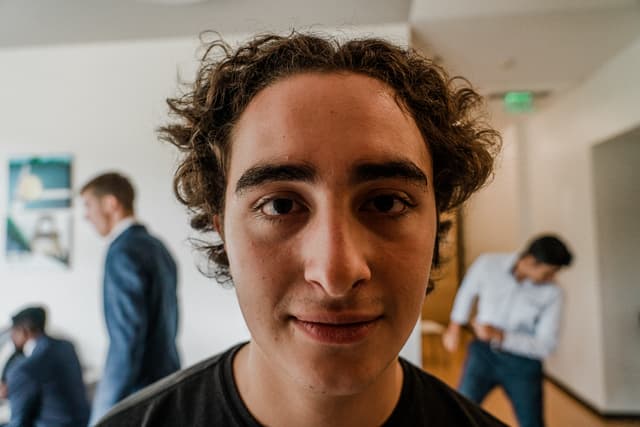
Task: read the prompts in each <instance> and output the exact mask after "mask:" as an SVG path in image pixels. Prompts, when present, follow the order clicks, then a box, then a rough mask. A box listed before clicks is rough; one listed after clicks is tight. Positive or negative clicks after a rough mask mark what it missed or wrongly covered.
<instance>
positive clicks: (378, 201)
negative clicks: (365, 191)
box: [371, 196, 396, 212]
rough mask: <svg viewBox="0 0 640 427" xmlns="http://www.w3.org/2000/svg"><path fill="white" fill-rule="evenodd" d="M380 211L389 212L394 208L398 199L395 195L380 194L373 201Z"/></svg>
mask: <svg viewBox="0 0 640 427" xmlns="http://www.w3.org/2000/svg"><path fill="white" fill-rule="evenodd" d="M371 203H372V204H373V206H374V207H375V208H376V209H377V210H378V211H380V212H389V211H391V210H392V209H393V207H394V204H395V203H396V199H395V198H394V197H393V196H378V197H376V198H375V199H373V200H372V202H371Z"/></svg>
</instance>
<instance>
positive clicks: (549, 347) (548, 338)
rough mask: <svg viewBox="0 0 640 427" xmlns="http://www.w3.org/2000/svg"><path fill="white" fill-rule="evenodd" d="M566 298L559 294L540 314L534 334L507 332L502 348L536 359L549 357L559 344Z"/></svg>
mask: <svg viewBox="0 0 640 427" xmlns="http://www.w3.org/2000/svg"><path fill="white" fill-rule="evenodd" d="M563 300H564V296H563V294H562V292H558V293H557V295H556V296H555V297H554V298H553V300H552V301H551V302H550V303H549V304H547V306H545V308H544V310H543V311H542V313H541V314H540V317H539V319H538V323H537V325H536V329H535V333H534V334H527V333H524V332H505V334H504V338H503V340H502V344H501V345H500V348H501V349H503V350H505V351H508V352H510V353H514V354H518V355H521V356H526V357H531V358H534V359H544V358H545V357H547V356H549V355H550V354H551V353H552V352H553V351H554V350H555V348H556V345H557V344H558V335H559V332H560V317H561V315H562V306H563Z"/></svg>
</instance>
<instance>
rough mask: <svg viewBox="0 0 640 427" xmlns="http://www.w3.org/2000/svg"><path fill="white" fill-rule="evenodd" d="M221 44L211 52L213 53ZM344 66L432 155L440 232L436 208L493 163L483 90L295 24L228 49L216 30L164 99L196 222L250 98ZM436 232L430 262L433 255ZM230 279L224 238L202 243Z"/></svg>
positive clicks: (213, 203) (169, 135)
mask: <svg viewBox="0 0 640 427" xmlns="http://www.w3.org/2000/svg"><path fill="white" fill-rule="evenodd" d="M216 54H220V55H221V57H220V58H219V59H216V58H214V57H215V56H216ZM307 72H316V73H332V72H350V73H357V74H361V75H364V76H369V77H373V78H375V79H377V80H379V81H381V82H383V83H385V84H386V85H388V86H389V87H390V88H391V89H392V90H393V92H394V93H395V98H396V101H397V102H398V105H399V106H400V107H401V108H402V109H403V110H405V111H406V112H407V113H408V114H410V115H411V116H412V117H413V119H414V120H415V122H416V124H417V126H418V128H419V129H420V131H421V133H422V136H423V138H424V140H425V141H426V142H425V144H428V148H429V150H430V153H431V156H432V158H433V168H434V172H433V173H434V188H435V196H436V197H435V198H436V208H437V212H438V237H441V236H442V234H443V233H444V232H446V228H447V227H446V224H443V223H441V222H440V220H439V218H440V214H441V213H443V212H445V211H449V210H452V209H455V208H457V207H459V206H460V205H461V204H462V203H463V202H464V201H465V200H466V199H467V198H468V197H469V196H470V195H471V194H472V193H473V192H475V191H476V190H478V189H479V188H480V187H481V186H482V185H483V184H484V183H485V182H486V181H487V179H488V178H489V176H490V175H491V174H492V171H493V161H494V157H495V155H496V153H497V152H498V150H499V149H500V144H501V140H500V135H499V134H498V133H497V132H496V131H495V130H493V129H492V128H490V127H489V126H488V125H486V124H485V122H484V121H482V120H481V118H480V116H479V115H476V114H475V113H476V112H477V111H478V107H480V106H481V104H482V98H481V97H480V95H478V94H477V93H476V92H475V91H473V89H471V88H470V87H469V84H468V82H467V81H466V80H464V79H461V78H454V79H450V78H449V77H448V76H447V74H446V72H445V71H444V70H443V69H442V68H441V67H439V66H438V65H437V64H435V63H434V62H433V61H431V60H429V59H427V58H425V57H423V56H421V55H420V54H418V53H417V52H415V51H414V50H411V49H404V48H401V47H398V46H395V45H393V44H391V43H389V42H387V41H384V40H380V39H373V38H367V39H361V40H351V41H346V42H340V41H338V40H336V39H332V38H327V37H322V36H317V35H311V34H301V33H296V32H293V33H291V34H290V35H288V36H279V35H274V34H266V35H260V36H257V37H255V38H254V39H252V40H251V41H249V42H248V43H246V44H244V45H243V46H241V47H239V48H238V49H236V50H233V49H231V47H230V46H229V45H227V44H226V43H224V42H223V41H221V40H215V41H213V42H211V43H209V44H208V45H206V51H205V53H204V55H203V57H202V63H201V65H200V69H199V71H198V74H197V77H196V81H195V83H194V84H193V86H192V87H189V88H188V91H187V93H186V94H185V95H183V96H182V97H179V98H173V99H168V100H167V103H168V105H169V108H170V110H171V112H172V113H173V114H175V115H176V116H177V117H178V121H177V122H175V123H171V124H168V125H166V126H164V127H162V128H160V136H161V138H162V139H163V140H165V141H168V142H170V143H172V144H174V145H175V146H177V147H178V148H179V149H180V150H181V151H182V152H183V153H184V154H185V156H184V158H183V159H182V161H181V163H180V164H179V166H178V168H177V171H176V173H175V177H174V191H175V193H176V196H177V198H178V199H179V200H180V201H181V202H182V203H183V204H185V205H186V206H187V207H188V208H189V209H190V211H191V214H192V218H191V225H192V227H193V228H194V229H196V230H198V231H204V232H212V231H215V230H214V226H213V223H212V218H213V216H214V215H219V214H222V213H223V212H224V203H225V201H224V193H225V188H226V184H227V168H228V165H229V153H230V151H231V150H230V146H231V132H232V129H233V127H234V126H235V124H236V123H237V121H238V119H239V117H240V115H241V114H242V113H243V111H244V110H245V108H246V107H247V105H248V104H249V102H251V100H252V99H253V98H254V97H255V96H256V94H257V93H258V92H260V91H261V90H262V89H264V88H265V87H267V86H269V85H271V84H273V83H274V82H276V81H278V80H280V79H283V78H286V77H287V76H291V75H295V74H301V73H307ZM438 237H437V238H436V248H435V251H434V257H433V265H434V266H437V265H438V263H439V252H438V240H439V239H438ZM202 249H205V250H206V251H207V254H208V257H209V259H210V260H212V261H214V262H215V263H216V264H217V266H218V269H217V271H216V276H217V277H218V279H221V278H222V279H228V278H229V271H228V265H229V264H228V259H227V254H226V252H225V250H224V246H223V244H222V242H217V243H208V244H206V245H204V246H202Z"/></svg>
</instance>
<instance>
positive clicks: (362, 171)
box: [351, 160, 429, 189]
mask: <svg viewBox="0 0 640 427" xmlns="http://www.w3.org/2000/svg"><path fill="white" fill-rule="evenodd" d="M385 178H400V179H404V180H406V181H410V182H413V183H415V184H417V185H419V186H421V187H425V189H426V188H428V183H429V181H428V180H427V176H426V175H425V174H424V172H422V169H420V168H419V167H418V166H417V165H416V164H415V163H413V162H412V161H410V160H393V161H388V162H380V163H377V162H376V163H363V164H360V165H358V166H356V167H355V168H354V171H353V173H352V174H351V181H352V183H354V184H359V183H363V182H367V181H375V180H378V179H385Z"/></svg>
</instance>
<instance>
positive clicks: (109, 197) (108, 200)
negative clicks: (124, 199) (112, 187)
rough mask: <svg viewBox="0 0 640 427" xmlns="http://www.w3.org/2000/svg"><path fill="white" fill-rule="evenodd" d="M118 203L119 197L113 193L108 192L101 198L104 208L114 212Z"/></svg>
mask: <svg viewBox="0 0 640 427" xmlns="http://www.w3.org/2000/svg"><path fill="white" fill-rule="evenodd" d="M117 204H118V199H116V197H115V196H114V195H113V194H106V195H104V196H102V197H101V198H100V206H101V207H102V209H104V210H106V211H109V212H113V211H114V210H115V208H116V206H117Z"/></svg>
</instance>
